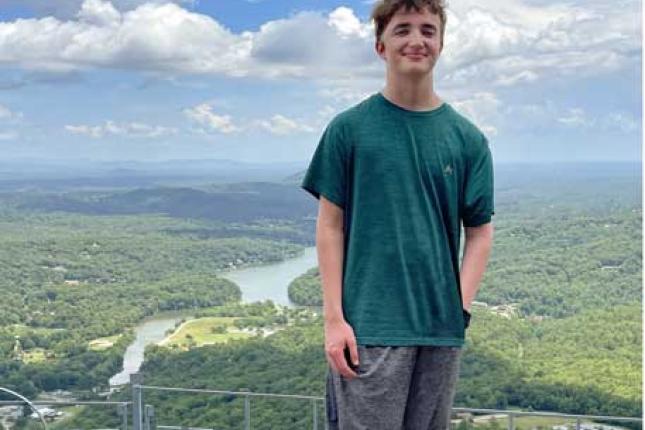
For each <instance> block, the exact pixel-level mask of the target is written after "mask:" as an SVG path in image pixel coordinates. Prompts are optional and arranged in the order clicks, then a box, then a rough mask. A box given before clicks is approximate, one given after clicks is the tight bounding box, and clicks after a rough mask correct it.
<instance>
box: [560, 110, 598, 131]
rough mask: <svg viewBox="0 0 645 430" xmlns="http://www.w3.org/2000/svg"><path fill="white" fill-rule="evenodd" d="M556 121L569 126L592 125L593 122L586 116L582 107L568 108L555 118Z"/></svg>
mask: <svg viewBox="0 0 645 430" xmlns="http://www.w3.org/2000/svg"><path fill="white" fill-rule="evenodd" d="M557 121H558V122H560V123H562V124H564V125H566V126H569V127H587V126H593V125H594V122H595V121H594V120H593V119H591V118H588V117H587V115H586V113H585V111H584V109H582V108H569V109H568V110H567V113H566V114H565V115H563V116H561V117H559V118H557Z"/></svg>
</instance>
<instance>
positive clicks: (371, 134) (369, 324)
mask: <svg viewBox="0 0 645 430" xmlns="http://www.w3.org/2000/svg"><path fill="white" fill-rule="evenodd" d="M444 7H445V6H444V5H443V3H442V0H407V1H406V0H381V1H378V2H377V3H376V5H375V6H374V11H373V13H372V18H373V19H374V22H375V27H376V44H375V48H376V52H377V53H378V55H379V56H380V57H381V58H382V59H383V60H384V61H385V63H386V69H387V75H386V84H385V88H384V89H383V90H382V91H381V92H379V93H375V94H373V95H372V96H370V97H368V98H367V99H365V100H363V101H362V102H361V103H359V104H357V105H355V106H353V107H352V108H350V109H347V110H345V111H344V112H342V113H340V114H338V115H337V116H336V117H335V118H334V119H333V120H332V121H331V122H330V124H329V125H328V126H327V128H326V130H325V132H324V134H323V136H322V138H321V140H320V142H319V144H318V147H317V149H316V151H315V153H314V156H313V158H312V160H311V164H310V166H309V168H308V170H307V172H306V174H305V177H304V179H303V182H302V187H303V188H304V189H305V190H307V191H308V192H310V193H311V194H313V195H314V196H315V197H316V198H319V199H320V206H319V214H318V220H317V229H316V244H317V249H318V260H319V268H320V274H321V278H322V285H323V297H324V318H325V323H324V325H325V328H324V329H325V353H326V356H327V361H328V364H329V366H328V372H327V388H326V399H327V403H326V411H327V422H328V426H329V427H328V428H329V429H341V430H353V429H369V430H379V429H382V430H399V429H406V430H409V429H413V430H445V429H448V428H449V425H450V412H451V408H452V402H453V398H454V391H455V386H456V382H457V375H458V372H459V359H460V353H461V348H462V346H463V344H464V332H465V328H466V327H467V326H468V324H469V320H470V313H469V310H470V304H471V303H472V301H473V299H474V297H475V294H476V291H477V288H478V284H479V282H480V280H481V277H482V276H483V273H484V270H485V267H486V264H487V261H488V257H489V254H490V249H491V244H492V235H493V227H492V224H491V216H492V215H493V214H494V210H493V207H494V205H493V167H492V157H491V152H490V149H489V147H488V141H487V139H486V137H485V136H484V135H483V134H482V132H481V131H480V130H479V129H478V128H477V127H476V126H475V125H474V124H472V123H471V122H470V121H469V120H467V119H466V118H465V117H463V116H462V115H461V114H459V113H458V112H457V111H456V110H455V109H454V108H453V107H452V106H450V105H449V104H448V103H447V102H445V101H443V100H442V99H440V98H439V96H437V94H436V93H435V92H434V90H433V76H432V71H433V68H434V66H435V64H436V62H437V60H438V58H439V54H440V53H441V51H442V49H443V35H444V30H445V25H446V15H445V11H444ZM462 222H463V225H464V228H465V247H464V256H463V261H462V266H461V269H460V268H459V255H458V253H459V245H460V236H461V223H462Z"/></svg>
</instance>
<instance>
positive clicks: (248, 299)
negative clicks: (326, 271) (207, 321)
mask: <svg viewBox="0 0 645 430" xmlns="http://www.w3.org/2000/svg"><path fill="white" fill-rule="evenodd" d="M317 265H318V260H317V254H316V247H315V246H312V247H308V248H305V252H304V254H303V255H301V256H300V257H296V258H290V259H288V260H285V261H281V262H279V263H275V264H267V265H263V266H256V267H247V268H243V269H239V270H232V271H226V272H222V273H221V274H220V276H221V277H223V278H226V279H229V280H231V281H233V282H235V283H236V284H237V285H238V286H239V287H240V290H241V291H242V302H244V303H252V302H257V301H262V300H267V299H271V300H273V302H274V303H276V304H279V305H283V306H291V307H293V306H294V304H293V303H291V301H289V297H288V294H287V286H288V285H289V283H290V282H291V281H293V280H294V279H295V278H297V277H298V276H300V275H302V274H303V273H305V272H306V271H307V270H309V269H311V268H312V267H315V266H317ZM193 317H194V316H193V314H192V311H177V312H164V313H162V314H157V315H155V316H154V317H150V318H146V319H145V320H143V321H142V322H141V323H140V324H139V325H138V326H137V327H135V334H136V338H135V340H134V341H133V342H132V344H130V346H128V348H127V349H126V351H125V354H124V356H123V370H122V371H121V372H119V373H117V374H116V375H114V376H113V377H112V378H110V385H111V386H114V385H122V384H126V383H128V382H129V381H130V375H131V374H132V373H135V372H137V371H138V370H139V368H140V367H141V363H143V352H144V349H145V347H146V345H150V344H153V343H157V342H159V341H161V340H162V339H164V338H165V337H166V331H167V330H168V329H171V328H174V327H175V324H176V323H177V321H180V320H182V319H191V318H193Z"/></svg>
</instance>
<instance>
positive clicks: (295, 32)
mask: <svg viewBox="0 0 645 430" xmlns="http://www.w3.org/2000/svg"><path fill="white" fill-rule="evenodd" d="M372 6H373V4H372V1H371V0H354V1H341V0H338V1H336V0H333V1H332V0H201V1H197V0H192V1H191V0H176V1H157V0H112V1H108V0H56V1H44V0H0V160H4V161H10V160H16V159H32V158H38V159H56V160H79V161H82V160H95V161H108V160H109V161H115V160H137V161H160V160H172V159H232V160H238V161H247V162H256V163H257V162H261V163H272V162H302V163H303V164H305V163H306V162H308V160H310V158H311V156H312V155H313V151H314V150H315V148H316V145H317V144H318V141H319V139H320V136H321V134H322V132H323V130H324V128H325V126H326V125H327V123H328V122H329V121H330V120H331V119H332V118H333V117H334V115H336V114H338V113H339V112H341V111H343V110H345V109H347V108H349V107H351V106H352V105H354V104H356V103H358V102H360V101H361V100H362V99H364V98H366V97H368V96H369V95H371V94H373V93H375V92H378V91H380V90H382V89H383V86H384V84H385V65H384V63H383V61H382V60H381V59H380V58H379V57H378V56H377V55H376V53H375V52H374V36H373V26H372V24H371V23H370V21H369V15H370V11H371V9H372ZM447 16H448V18H447V25H446V34H445V41H444V49H443V52H442V54H441V56H440V58H439V61H438V63H437V66H436V67H435V69H434V71H433V79H434V89H435V92H436V93H437V94H438V95H439V96H440V97H441V98H442V99H443V100H444V101H446V102H448V103H450V104H451V105H452V106H453V107H454V108H455V109H457V110H458V111H459V112H460V113H462V114H463V115H464V116H466V117H467V118H469V119H470V120H471V121H472V122H473V123H474V124H476V125H477V126H478V127H479V128H480V129H481V130H482V131H483V132H484V134H485V135H486V136H487V137H488V140H489V142H490V147H491V151H492V154H493V159H494V161H495V162H496V163H510V162H552V161H640V159H641V133H642V89H641V77H642V74H641V73H642V70H641V58H642V35H641V32H642V30H641V16H642V11H641V4H640V2H639V1H636V0H617V1H613V2H607V1H605V0H602V1H600V0H581V1H578V0H573V1H572V0H567V1H547V0H459V1H457V0H451V1H448V8H447Z"/></svg>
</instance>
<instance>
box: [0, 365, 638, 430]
mask: <svg viewBox="0 0 645 430" xmlns="http://www.w3.org/2000/svg"><path fill="white" fill-rule="evenodd" d="M129 385H130V389H131V394H132V401H121V402H116V401H115V402H111V401H69V402H68V401H32V402H29V401H28V400H27V399H24V398H23V397H22V396H20V397H21V398H23V399H24V400H23V401H18V400H4V401H0V406H1V405H24V404H25V403H28V404H30V406H31V407H32V408H34V409H35V407H34V405H47V406H72V405H101V406H116V407H117V414H118V416H119V420H120V424H119V428H118V429H114V430H128V425H129V421H128V417H131V425H132V430H157V429H170V430H172V429H177V430H221V429H214V428H204V427H187V426H183V425H182V426H177V425H170V424H167V425H160V424H157V422H156V416H155V409H154V406H153V405H150V404H146V403H145V399H144V391H146V390H148V391H165V392H179V393H199V394H211V395H233V396H239V397H242V398H243V399H244V422H243V424H244V427H243V428H244V430H251V399H252V398H253V397H264V398H281V399H298V400H303V401H308V402H311V406H312V421H311V428H312V429H313V430H320V429H322V428H326V426H324V424H325V422H326V419H323V420H319V419H318V402H322V404H323V405H324V401H325V397H319V396H304V395H296V394H274V393H257V392H251V391H227V390H210V389H200V388H177V387H161V386H153V385H144V384H143V375H142V374H141V373H134V374H131V375H130V384H129ZM0 388H1V387H0ZM128 408H130V409H131V414H129V411H128ZM452 410H453V412H461V413H470V414H487V415H493V416H496V417H497V418H501V419H505V420H506V422H507V429H508V430H515V429H516V427H515V419H516V418H518V417H522V416H534V417H549V418H564V419H571V420H575V427H574V428H575V429H576V430H583V426H584V425H585V424H584V423H583V421H587V422H589V421H591V422H597V421H600V422H618V423H639V424H640V425H641V426H642V422H643V420H642V418H635V417H619V416H604V415H579V414H563V413H558V412H537V411H516V410H505V409H481V408H461V407H454V408H453V409H452ZM36 412H37V414H38V415H39V416H41V415H40V413H38V411H36ZM323 416H324V417H325V418H326V414H323ZM473 418H475V419H477V417H473ZM480 418H481V417H480ZM41 420H42V416H41ZM321 421H323V427H320V426H319V423H320V422H321ZM42 422H43V426H44V428H46V424H45V422H44V420H42ZM567 428H568V427H567ZM586 428H590V427H586ZM594 428H595V427H594ZM101 430H107V429H101Z"/></svg>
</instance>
